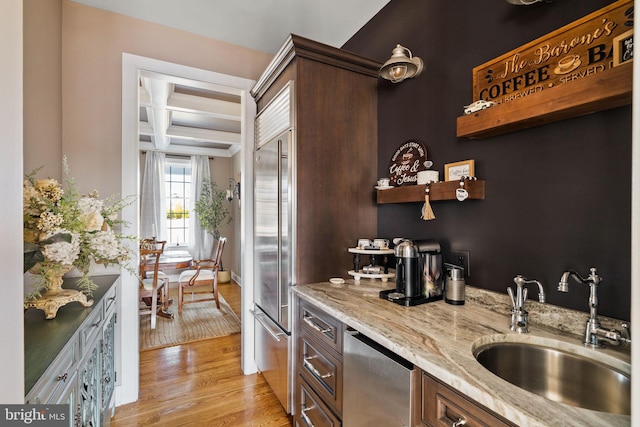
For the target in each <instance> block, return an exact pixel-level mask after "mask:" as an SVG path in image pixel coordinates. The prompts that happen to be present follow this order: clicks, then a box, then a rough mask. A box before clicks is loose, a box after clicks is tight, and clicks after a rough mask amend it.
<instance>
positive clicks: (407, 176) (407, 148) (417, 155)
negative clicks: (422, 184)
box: [389, 141, 433, 187]
mask: <svg viewBox="0 0 640 427" xmlns="http://www.w3.org/2000/svg"><path fill="white" fill-rule="evenodd" d="M432 164H433V162H431V161H429V160H427V149H426V148H424V145H423V144H422V143H421V142H416V141H407V142H405V143H404V144H402V145H401V146H400V147H398V149H397V150H396V152H395V153H394V154H393V156H392V157H391V161H390V162H389V180H390V181H391V185H393V186H394V187H399V186H401V185H408V184H416V183H417V182H418V172H419V171H423V170H427V169H428V168H430V167H431V165H432Z"/></svg>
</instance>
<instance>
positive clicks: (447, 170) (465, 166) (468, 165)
mask: <svg viewBox="0 0 640 427" xmlns="http://www.w3.org/2000/svg"><path fill="white" fill-rule="evenodd" d="M463 176H467V177H470V178H472V177H474V176H475V161H474V160H462V161H459V162H454V163H447V164H445V165H444V180H445V181H458V180H460V178H462V177H463Z"/></svg>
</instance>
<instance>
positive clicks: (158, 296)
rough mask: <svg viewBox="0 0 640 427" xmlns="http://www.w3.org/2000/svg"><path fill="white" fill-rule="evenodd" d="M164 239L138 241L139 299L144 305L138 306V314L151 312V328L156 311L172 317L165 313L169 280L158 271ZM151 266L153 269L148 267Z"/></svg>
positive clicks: (153, 325) (154, 326)
mask: <svg viewBox="0 0 640 427" xmlns="http://www.w3.org/2000/svg"><path fill="white" fill-rule="evenodd" d="M165 244H166V242H165V241H154V240H151V239H145V240H142V241H141V242H140V288H139V294H140V300H141V301H142V302H143V303H144V306H143V307H141V308H140V315H143V314H151V329H155V328H156V318H157V316H158V314H159V313H158V311H159V310H160V314H163V317H168V318H173V316H172V315H170V314H169V313H166V309H167V307H168V298H167V297H168V295H167V289H168V287H169V280H168V278H167V277H166V275H164V274H163V273H162V272H161V271H158V265H159V261H160V255H162V252H164V245H165ZM150 266H153V270H152V271H151V270H149V267H150Z"/></svg>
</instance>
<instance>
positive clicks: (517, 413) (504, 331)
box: [293, 280, 631, 427]
mask: <svg viewBox="0 0 640 427" xmlns="http://www.w3.org/2000/svg"><path fill="white" fill-rule="evenodd" d="M391 287H393V284H392V283H382V282H373V281H370V280H365V281H360V282H354V281H353V280H347V281H346V283H345V284H340V285H337V284H332V283H329V282H326V283H316V284H311V285H304V286H295V287H293V293H294V295H297V296H298V297H300V298H302V299H305V300H307V301H309V302H311V303H313V304H314V305H316V306H317V307H319V308H321V309H322V310H324V311H326V312H327V313H329V314H330V315H332V316H334V317H335V318H337V319H338V320H340V321H342V322H343V323H345V324H347V325H349V326H351V327H353V328H355V329H357V330H358V331H360V332H362V333H363V334H365V335H367V336H369V337H370V338H371V339H373V340H375V341H377V342H378V343H380V344H381V345H383V346H385V347H387V348H388V349H390V350H392V351H393V352H395V353H396V354H398V355H400V356H402V357H404V358H405V359H407V360H409V361H410V362H412V363H413V364H415V365H416V366H418V367H419V368H421V369H422V370H424V371H426V372H428V373H429V374H431V375H432V376H434V377H436V378H438V379H439V380H440V381H442V382H443V383H445V384H448V385H450V386H451V387H453V388H455V389H457V390H459V391H460V392H462V393H463V394H465V395H467V396H468V397H469V398H471V399H473V400H475V401H476V402H478V403H480V404H482V405H484V406H485V407H487V408H489V409H491V410H492V411H494V412H496V413H498V414H500V415H502V416H503V417H505V418H506V419H508V420H510V421H511V422H513V423H515V424H517V425H519V426H522V427H525V426H532V427H538V426H544V427H560V426H567V427H569V426H571V427H585V426H608V427H616V426H629V425H630V424H631V417H630V416H624V415H615V414H607V413H602V412H597V411H591V410H587V409H581V408H576V407H573V406H569V405H566V404H562V403H556V402H552V401H550V400H547V399H545V398H543V397H540V396H537V395H535V394H533V393H530V392H528V391H525V390H523V389H521V388H519V387H517V386H514V385H511V384H509V383H507V382H506V381H504V380H502V379H501V378H499V377H497V376H496V375H494V374H492V373H491V372H489V371H488V370H486V369H485V368H484V367H482V366H481V365H480V364H479V363H478V362H477V361H476V360H475V358H474V356H473V349H474V348H475V346H478V345H483V344H487V343H490V342H499V341H514V340H516V341H528V342H532V343H538V344H542V345H544V344H545V343H547V344H552V345H553V346H556V347H558V346H559V347H560V348H563V349H565V350H567V351H570V352H574V353H578V354H586V355H591V357H593V355H594V354H597V358H599V359H601V360H602V361H604V362H605V363H607V364H609V365H612V366H615V367H617V368H618V369H620V370H621V371H628V370H629V365H628V364H629V363H630V352H629V349H622V350H620V349H615V348H608V349H603V350H600V349H598V350H593V349H591V348H585V347H584V346H582V344H581V336H580V335H579V334H582V329H583V328H584V323H585V321H586V318H587V314H585V313H581V312H575V311H572V310H565V309H562V308H560V307H554V306H552V305H542V304H535V303H533V301H528V302H527V304H528V305H527V309H528V310H529V308H531V310H529V313H530V314H529V320H530V325H529V328H530V333H529V334H516V333H512V332H511V331H510V330H509V325H510V316H509V309H510V308H509V306H508V305H507V300H506V298H508V297H507V296H506V294H505V295H504V297H505V298H503V297H502V295H501V294H497V293H495V292H489V291H484V290H480V289H477V288H472V287H467V299H466V304H465V305H462V306H454V305H449V304H446V303H445V302H444V301H438V302H432V303H427V304H423V305H419V306H415V307H404V306H400V305H397V304H394V303H391V302H389V301H385V300H382V299H380V298H379V296H378V294H379V291H380V290H383V289H389V288H391ZM530 303H531V307H529V304H530ZM542 306H544V309H541V308H540V307H542ZM494 310H495V311H494ZM537 317H540V319H538V318H537ZM543 318H544V319H543ZM567 319H570V320H569V321H567ZM574 319H575V320H574ZM543 320H544V321H548V322H549V323H550V324H549V323H548V324H546V325H545V324H544V321H543ZM607 320H608V319H607ZM554 323H557V325H554ZM603 323H605V322H603ZM574 324H575V326H574ZM551 326H555V327H551ZM550 340H551V341H550ZM594 392H596V393H597V391H596V390H594Z"/></svg>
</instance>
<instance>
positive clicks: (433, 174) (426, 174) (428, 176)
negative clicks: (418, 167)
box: [418, 170, 438, 185]
mask: <svg viewBox="0 0 640 427" xmlns="http://www.w3.org/2000/svg"><path fill="white" fill-rule="evenodd" d="M429 182H438V171H433V170H426V171H420V172H418V185H425V184H427V183H429Z"/></svg>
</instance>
